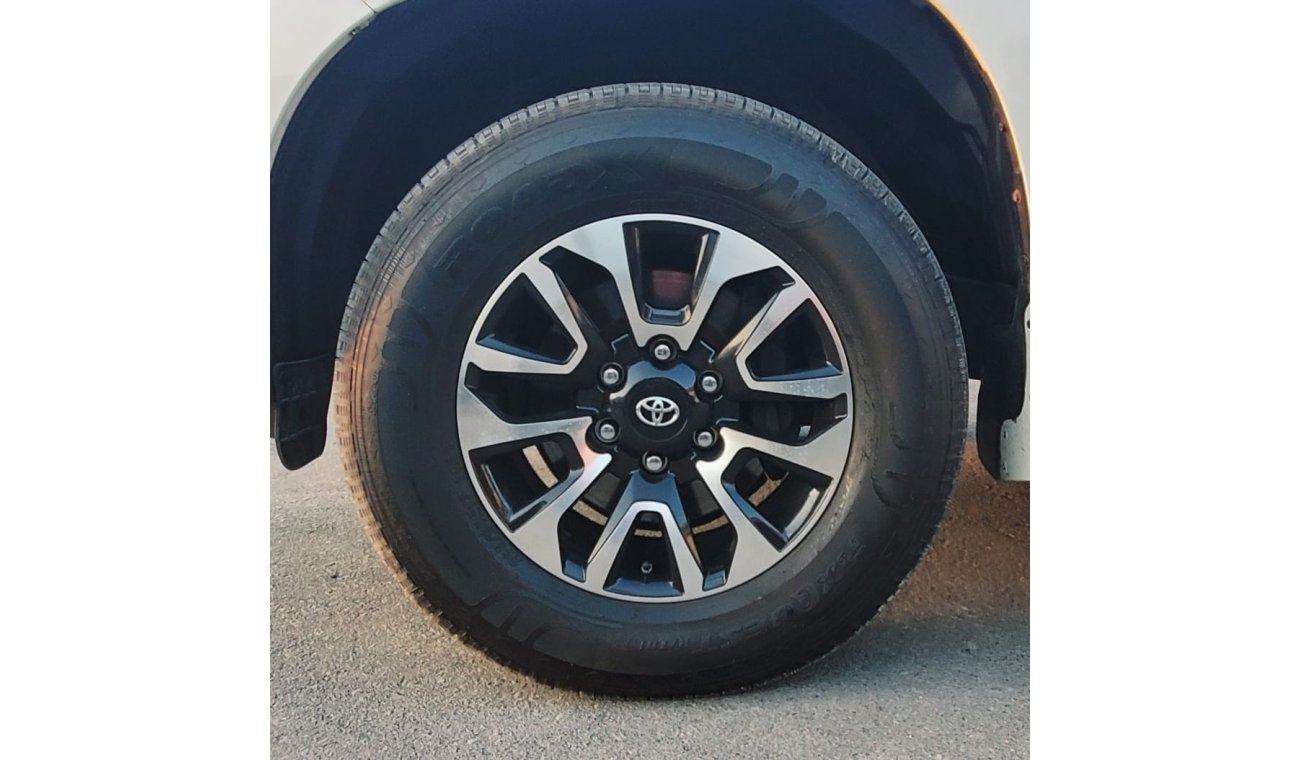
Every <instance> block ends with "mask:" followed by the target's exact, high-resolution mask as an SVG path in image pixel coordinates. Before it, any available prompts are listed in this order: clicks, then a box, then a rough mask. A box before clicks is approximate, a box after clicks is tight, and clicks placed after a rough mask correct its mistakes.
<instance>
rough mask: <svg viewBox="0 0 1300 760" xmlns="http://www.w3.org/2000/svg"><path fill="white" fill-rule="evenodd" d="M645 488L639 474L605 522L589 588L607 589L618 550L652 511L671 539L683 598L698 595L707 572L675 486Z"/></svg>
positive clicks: (590, 567)
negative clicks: (641, 520)
mask: <svg viewBox="0 0 1300 760" xmlns="http://www.w3.org/2000/svg"><path fill="white" fill-rule="evenodd" d="M646 485H647V484H646V483H645V481H644V480H643V479H642V478H641V477H640V476H639V475H633V477H632V480H631V481H630V482H629V483H628V485H627V488H625V489H624V492H623V495H622V497H621V498H620V499H619V501H618V503H617V504H616V505H615V506H614V510H613V512H612V513H611V514H610V516H609V521H608V522H606V523H605V529H604V530H603V531H602V532H601V535H600V538H598V539H597V540H596V544H595V546H594V547H593V548H592V552H591V558H590V559H589V560H588V561H587V578H586V585H587V587H588V588H592V589H602V588H604V586H605V582H606V579H607V578H609V575H610V571H611V570H612V569H613V568H614V562H615V561H616V560H617V559H618V554H619V550H620V549H622V547H623V544H624V543H626V541H627V540H628V538H629V537H630V536H631V534H632V531H633V528H634V526H635V525H636V523H637V520H638V519H639V518H640V517H641V516H642V515H643V514H645V513H647V512H652V513H654V514H657V515H658V516H659V519H660V522H662V523H663V527H664V536H665V537H666V538H667V539H668V545H669V548H670V549H671V550H672V554H673V563H674V564H675V565H677V574H678V575H679V576H680V577H681V580H682V596H683V597H686V598H689V597H694V596H698V595H699V594H700V592H701V591H703V589H704V572H703V570H702V569H701V567H700V557H699V550H698V548H697V547H696V545H695V537H694V535H692V533H691V526H690V523H689V522H688V521H687V520H686V514H685V511H684V510H683V509H682V504H681V501H680V500H679V499H678V498H677V496H676V485H675V484H673V483H672V482H671V481H670V482H668V488H667V489H655V490H651V489H648V488H646V487H645V486H646ZM643 497H645V498H643Z"/></svg>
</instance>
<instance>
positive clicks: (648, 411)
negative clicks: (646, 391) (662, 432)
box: [636, 396, 682, 428]
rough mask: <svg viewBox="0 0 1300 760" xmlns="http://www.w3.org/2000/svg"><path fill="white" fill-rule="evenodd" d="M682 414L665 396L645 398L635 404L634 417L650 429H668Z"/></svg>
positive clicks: (675, 404) (674, 402)
mask: <svg viewBox="0 0 1300 760" xmlns="http://www.w3.org/2000/svg"><path fill="white" fill-rule="evenodd" d="M681 414H682V410H681V407H679V406H678V405H677V402H676V401H673V400H672V399H670V398H667V397H665V396H646V397H645V398H643V399H641V400H640V401H638V402H636V416H637V419H639V420H640V421H641V422H642V423H644V424H646V425H649V426H650V427H656V428H661V427H668V426H669V425H671V424H673V423H674V422H676V421H677V418H678V417H680V416H681Z"/></svg>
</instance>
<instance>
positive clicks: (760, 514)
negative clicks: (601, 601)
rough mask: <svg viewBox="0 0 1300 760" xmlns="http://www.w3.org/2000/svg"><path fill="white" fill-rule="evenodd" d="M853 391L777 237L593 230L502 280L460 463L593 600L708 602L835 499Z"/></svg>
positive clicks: (663, 219)
mask: <svg viewBox="0 0 1300 760" xmlns="http://www.w3.org/2000/svg"><path fill="white" fill-rule="evenodd" d="M852 395H853V389H852V382H851V377H850V371H849V366H848V363H847V359H846V357H845V354H844V350H843V346H842V344H841V342H840V338H839V335H838V332H837V331H836V329H835V325H834V323H833V322H832V320H831V319H830V317H829V316H828V314H827V312H826V309H825V308H824V306H823V305H822V303H821V301H820V300H819V299H818V297H817V295H816V294H815V293H814V292H813V290H812V289H811V288H810V287H809V286H808V285H807V284H806V283H805V282H804V280H803V279H802V278H801V277H800V276H799V275H798V273H797V272H795V271H794V269H793V268H792V267H791V266H790V265H789V264H787V263H786V262H785V261H784V260H782V258H781V257H780V256H778V255H777V254H776V253H774V252H772V251H771V250H769V249H768V248H766V247H764V246H763V245H761V244H759V243H758V242H756V241H754V240H753V239H751V238H749V237H747V236H745V235H743V234H742V233H740V232H737V231H735V230H733V229H730V228H728V227H725V226H722V225H719V224H716V223H713V222H709V221H706V220H703V219H698V218H694V217H687V216H680V215H670V214H635V215H627V216H619V217H612V218H608V219H603V220H600V221H597V222H593V223H590V224H586V225H583V226H582V227H579V228H577V229H575V230H573V231H570V232H568V233H566V234H564V235H561V236H560V237H558V238H556V239H554V240H552V241H551V242H550V243H548V244H546V245H544V246H542V247H541V248H539V249H538V250H537V251H535V252H533V253H532V254H531V255H530V256H528V258H526V259H525V260H524V261H523V262H522V263H521V264H520V265H519V266H517V267H516V268H515V269H514V270H513V271H512V272H511V273H510V274H509V275H508V276H507V277H506V278H505V280H504V281H503V282H502V283H501V284H500V285H499V286H498V287H497V288H496V290H495V291H494V292H493V294H492V295H491V297H490V298H489V299H488V301H487V303H486V305H485V306H484V307H483V309H482V310H481V312H480V314H479V317H478V319H477V321H476V322H475V324H474V327H473V329H472V331H471V332H470V336H469V340H468V341H467V345H466V348H465V352H464V355H463V357H462V360H461V366H460V375H459V383H458V386H457V395H456V414H457V428H458V431H457V432H458V437H459V444H460V448H461V454H462V458H463V460H464V463H465V466H466V468H467V470H468V472H469V475H470V479H471V481H472V482H473V484H474V488H475V491H476V492H477V494H478V496H479V498H480V501H481V503H482V506H483V508H484V509H486V511H487V512H488V514H489V515H490V516H491V518H492V519H493V521H494V522H495V523H496V524H497V526H498V527H499V528H500V529H501V531H502V532H503V533H504V534H505V536H506V537H507V538H508V539H509V540H510V542H511V543H512V544H513V545H514V546H515V547H516V548H518V549H519V550H520V551H521V552H523V554H524V555H526V556H527V557H528V558H529V559H530V560H531V561H533V562H534V563H535V564H537V565H538V566H540V567H541V568H543V569H544V570H546V571H547V572H549V573H550V574H552V575H554V576H556V577H558V578H561V579H563V580H564V581H566V582H568V583H570V584H572V585H574V586H577V587H579V588H583V589H585V590H587V591H590V592H592V593H595V594H599V595H602V596H607V597H613V598H617V599H622V600H626V601H633V602H676V601H686V600H691V599H698V598H701V597H705V596H711V595H714V594H718V593H722V592H724V591H726V590H728V589H732V588H735V587H737V586H739V585H741V584H743V583H745V582H747V581H749V580H752V579H753V578H756V577H758V576H759V575H761V574H763V573H765V572H767V571H769V570H771V569H772V568H773V567H775V566H776V565H777V564H778V563H779V562H781V561H782V560H783V559H784V558H785V557H787V556H789V554H790V553H791V551H792V550H793V549H794V547H795V546H796V545H797V544H798V543H799V542H800V541H801V540H802V539H803V538H804V537H805V536H807V535H808V533H809V531H810V530H811V529H812V527H813V526H814V525H815V524H816V523H817V522H818V520H819V519H820V518H821V516H822V514H823V513H824V512H825V509H826V506H827V504H828V503H829V501H830V499H831V497H832V495H833V494H834V492H835V489H836V486H837V485H838V483H839V481H840V478H841V477H842V475H843V471H844V467H845V464H846V462H847V459H848V452H849V446H850V442H851V434H852V429H853V418H852V417H853V412H852V410H853V403H852V401H853V398H852Z"/></svg>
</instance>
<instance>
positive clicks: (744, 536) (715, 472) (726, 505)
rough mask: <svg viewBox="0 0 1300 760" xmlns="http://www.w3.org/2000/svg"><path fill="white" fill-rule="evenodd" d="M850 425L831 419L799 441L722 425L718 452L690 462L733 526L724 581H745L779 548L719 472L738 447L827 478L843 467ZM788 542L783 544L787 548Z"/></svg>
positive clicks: (776, 556)
mask: <svg viewBox="0 0 1300 760" xmlns="http://www.w3.org/2000/svg"><path fill="white" fill-rule="evenodd" d="M851 433H852V429H851V428H850V427H849V425H848V424H846V423H845V421H844V420H840V421H838V422H836V423H834V424H833V425H832V426H831V427H830V428H829V429H828V430H826V431H825V432H823V433H822V434H821V435H819V436H817V437H816V438H814V439H812V440H811V441H809V442H807V443H803V444H797V445H791V444H785V443H781V442H779V441H773V440H770V439H767V438H763V437H761V436H756V435H751V434H749V433H744V432H741V431H739V430H731V429H724V430H723V431H722V434H721V438H722V446H723V448H722V452H721V454H720V455H719V456H718V457H717V458H716V459H714V460H712V461H701V462H698V463H697V464H696V465H695V469H696V470H697V471H698V472H699V474H700V478H701V479H702V480H703V481H704V484H705V485H706V486H708V489H709V492H710V493H712V494H713V498H714V499H715V500H716V501H717V502H718V506H720V507H722V511H723V512H724V513H725V514H726V515H727V519H728V520H729V521H731V524H732V526H733V527H734V528H735V530H736V553H735V556H734V557H733V559H732V562H731V571H730V572H729V573H728V574H727V585H731V584H733V583H744V582H745V581H746V580H748V579H749V578H752V577H753V576H754V575H757V574H758V573H761V572H763V571H764V570H766V569H767V568H768V567H771V566H772V564H773V563H774V562H776V560H777V559H779V558H780V556H781V555H782V554H783V553H784V552H783V550H781V549H777V548H776V547H774V546H773V545H772V543H771V542H770V541H768V540H767V538H766V537H765V536H764V535H763V533H762V531H761V530H760V528H759V527H758V526H757V525H755V524H754V521H753V520H752V519H751V518H750V516H749V514H747V513H746V511H745V510H744V509H742V507H741V504H740V501H739V499H740V496H739V495H738V494H736V493H735V492H734V490H733V489H732V488H731V487H729V486H728V485H727V484H726V483H725V482H724V480H723V473H724V472H725V471H726V469H727V467H728V466H730V464H731V462H732V460H733V459H735V457H736V456H737V455H738V454H740V453H741V452H742V451H746V450H752V451H756V452H759V453H761V454H764V455H766V456H769V457H771V458H773V459H777V460H780V461H782V462H786V463H789V464H793V465H797V466H799V467H802V468H804V469H806V470H811V471H812V472H816V473H820V474H822V475H825V476H827V477H828V478H831V479H832V481H833V480H834V479H837V478H838V477H839V473H840V471H841V470H842V469H843V467H844V455H845V452H846V451H847V450H848V445H849V436H850V435H851ZM790 545H792V544H787V546H786V547H785V548H786V549H788V548H789V547H790Z"/></svg>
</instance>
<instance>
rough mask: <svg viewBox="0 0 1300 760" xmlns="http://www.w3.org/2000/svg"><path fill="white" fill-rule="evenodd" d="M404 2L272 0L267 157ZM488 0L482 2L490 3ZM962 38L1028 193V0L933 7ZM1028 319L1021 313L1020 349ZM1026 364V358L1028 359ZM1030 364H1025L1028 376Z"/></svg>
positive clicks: (1016, 446) (1022, 462)
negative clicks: (986, 82) (329, 79)
mask: <svg viewBox="0 0 1300 760" xmlns="http://www.w3.org/2000/svg"><path fill="white" fill-rule="evenodd" d="M400 1H401V0H371V2H369V3H367V2H364V1H363V0H271V126H272V137H271V157H272V159H273V160H274V157H275V151H276V149H277V148H278V147H279V144H280V138H281V136H282V135H283V134H284V129H285V127H286V126H287V125H288V122H289V119H290V118H291V117H292V115H293V109H294V108H295V107H296V106H297V103H298V100H299V99H300V98H301V96H302V93H303V92H304V91H305V90H306V88H307V87H308V86H310V84H311V81H312V80H313V79H314V78H315V76H316V74H317V73H318V72H319V71H320V70H321V69H322V68H323V67H324V66H325V64H326V63H328V62H329V60H330V58H332V57H333V55H334V53H336V52H337V51H338V50H339V48H341V47H342V46H343V45H345V44H347V41H348V39H349V38H350V36H351V35H352V34H355V33H356V32H357V31H358V30H359V29H361V28H363V27H364V26H365V25H366V24H368V23H369V22H370V20H371V19H372V18H373V17H374V15H375V13H377V12H379V11H382V10H383V9H384V8H386V7H388V6H390V5H395V4H396V3H397V2H400ZM490 1H491V0H484V2H490ZM932 4H933V5H935V7H936V8H938V9H939V10H940V11H941V12H942V13H943V14H944V15H945V16H946V17H947V18H948V20H949V21H950V22H951V23H952V24H953V26H954V27H956V28H957V30H958V31H959V32H960V33H961V35H962V36H963V37H964V38H965V40H966V42H967V45H968V46H969V47H970V48H971V50H973V51H974V53H975V55H976V57H977V58H978V59H979V61H980V64H981V66H982V67H983V68H984V71H985V72H986V74H987V75H988V77H989V79H990V81H992V82H993V84H994V87H995V89H996V90H997V92H998V95H999V97H1000V99H1001V101H1002V107H1003V110H1004V111H1005V112H1006V115H1007V119H1008V121H1009V122H1010V123H1009V124H1008V126H1009V128H1010V130H1011V134H1012V139H1013V140H1014V141H1015V144H1016V148H1017V152H1018V155H1019V161H1020V167H1021V171H1022V172H1023V173H1024V181H1025V187H1026V191H1027V190H1028V187H1029V0H941V2H933V0H932ZM1028 347H1029V313H1028V311H1026V313H1025V349H1026V353H1028ZM1026 358H1027V357H1026ZM1027 372H1028V363H1027V362H1026V373H1027ZM1001 450H1002V456H1001V468H1000V469H1001V471H1000V472H999V473H998V475H999V477H1001V478H1002V479H1004V480H1028V479H1029V379H1028V377H1026V379H1025V404H1024V410H1023V411H1022V412H1021V414H1020V416H1019V417H1017V418H1016V419H1014V420H1007V421H1006V422H1004V423H1003V426H1002V435H1001Z"/></svg>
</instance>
